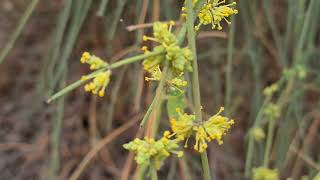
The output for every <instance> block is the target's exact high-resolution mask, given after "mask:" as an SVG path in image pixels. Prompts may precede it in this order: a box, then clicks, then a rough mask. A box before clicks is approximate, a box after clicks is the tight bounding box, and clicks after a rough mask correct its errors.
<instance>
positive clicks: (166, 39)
mask: <svg viewBox="0 0 320 180" xmlns="http://www.w3.org/2000/svg"><path fill="white" fill-rule="evenodd" d="M173 25H174V21H170V23H169V25H168V24H167V23H161V22H155V23H154V24H153V36H154V37H148V36H143V40H144V41H148V40H150V41H154V42H157V43H159V44H160V45H158V46H156V47H154V48H153V50H152V51H153V52H161V51H162V52H165V53H163V54H160V55H157V56H152V57H149V58H147V59H145V60H144V61H143V66H144V69H145V70H146V71H148V72H150V73H152V71H153V70H154V68H156V67H157V66H159V67H160V68H162V67H163V63H164V61H169V65H170V68H171V69H172V70H173V72H175V73H178V74H180V73H181V72H184V71H185V70H187V71H192V66H191V61H192V58H193V56H192V52H191V51H190V50H189V48H187V47H185V48H181V47H180V46H179V45H178V39H177V37H176V35H175V34H173V33H172V32H171V30H172V27H173ZM142 50H143V51H144V53H145V54H147V53H149V52H150V51H149V50H148V49H147V47H145V46H144V47H142Z"/></svg>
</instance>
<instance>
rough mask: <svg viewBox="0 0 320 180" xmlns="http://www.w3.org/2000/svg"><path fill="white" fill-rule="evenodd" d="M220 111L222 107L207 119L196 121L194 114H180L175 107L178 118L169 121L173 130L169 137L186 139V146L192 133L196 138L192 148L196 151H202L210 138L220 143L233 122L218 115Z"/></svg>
mask: <svg viewBox="0 0 320 180" xmlns="http://www.w3.org/2000/svg"><path fill="white" fill-rule="evenodd" d="M222 111H223V107H221V108H220V111H219V112H218V113H217V114H215V115H213V116H212V117H210V118H209V119H208V120H207V121H205V122H197V121H196V119H195V118H196V117H195V115H188V114H186V113H184V114H182V113H181V112H180V109H177V112H178V115H179V117H178V120H176V119H172V120H171V121H170V123H171V129H172V131H173V133H172V134H171V135H170V137H171V136H174V135H175V136H176V137H177V138H178V139H180V140H184V139H187V140H186V142H185V146H184V147H187V143H188V139H189V137H190V136H191V135H193V134H194V136H195V140H196V143H195V145H194V149H195V150H196V151H198V152H204V151H205V150H206V149H207V147H208V144H207V142H210V141H212V140H216V141H217V142H218V143H219V144H222V143H223V141H222V140H221V139H222V136H223V135H225V134H226V132H227V131H228V130H229V129H230V127H231V125H232V124H234V120H228V118H226V117H224V116H221V115H219V114H220V113H221V112H222Z"/></svg>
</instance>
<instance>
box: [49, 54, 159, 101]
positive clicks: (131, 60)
mask: <svg viewBox="0 0 320 180" xmlns="http://www.w3.org/2000/svg"><path fill="white" fill-rule="evenodd" d="M161 53H163V52H162V51H159V52H150V53H148V54H142V55H138V56H134V57H130V58H126V59H123V60H121V61H118V62H115V63H113V64H111V65H110V67H109V68H110V69H116V68H118V67H121V66H123V65H127V64H130V63H134V62H136V61H141V60H143V59H145V58H148V57H151V56H155V55H159V54H161ZM107 69H108V67H106V68H102V69H99V70H97V71H94V72H92V73H91V74H89V75H87V76H86V79H80V80H78V81H76V82H74V83H72V84H70V85H69V86H67V87H65V88H64V89H62V90H60V91H59V92H57V93H55V94H54V95H52V96H51V97H50V98H49V99H48V100H47V103H51V102H52V101H53V100H56V99H57V98H59V97H61V96H63V95H65V94H67V93H69V92H70V91H72V90H74V89H76V88H77V87H79V86H81V85H82V84H84V83H85V82H87V81H88V80H89V79H91V78H93V77H94V76H95V75H96V74H98V73H100V72H103V71H105V70H107Z"/></svg>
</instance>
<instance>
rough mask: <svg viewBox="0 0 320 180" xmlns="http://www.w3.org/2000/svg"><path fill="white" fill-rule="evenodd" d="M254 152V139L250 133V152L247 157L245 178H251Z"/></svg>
mask: <svg viewBox="0 0 320 180" xmlns="http://www.w3.org/2000/svg"><path fill="white" fill-rule="evenodd" d="M253 150H254V139H253V137H252V136H251V135H250V133H249V144H248V151H247V156H246V164H245V171H244V174H245V177H247V178H249V177H250V170H251V166H252V158H253Z"/></svg>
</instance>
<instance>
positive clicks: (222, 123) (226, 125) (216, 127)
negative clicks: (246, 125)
mask: <svg viewBox="0 0 320 180" xmlns="http://www.w3.org/2000/svg"><path fill="white" fill-rule="evenodd" d="M223 110H224V108H223V107H221V108H220V110H219V112H218V113H217V114H215V115H214V116H212V117H210V118H209V119H208V120H207V121H205V122H204V123H203V127H204V129H205V131H206V132H207V133H208V135H209V137H210V138H211V139H212V140H214V139H215V140H216V141H217V142H218V144H220V145H221V144H223V141H222V140H221V139H222V136H223V135H225V134H226V132H228V130H229V129H230V127H231V125H233V124H234V120H228V118H226V117H224V116H221V115H219V114H220V113H221V112H222V111H223Z"/></svg>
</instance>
